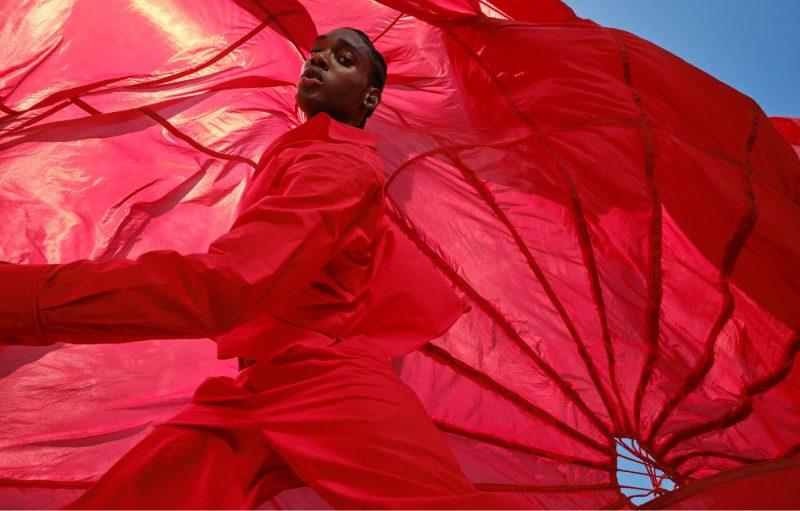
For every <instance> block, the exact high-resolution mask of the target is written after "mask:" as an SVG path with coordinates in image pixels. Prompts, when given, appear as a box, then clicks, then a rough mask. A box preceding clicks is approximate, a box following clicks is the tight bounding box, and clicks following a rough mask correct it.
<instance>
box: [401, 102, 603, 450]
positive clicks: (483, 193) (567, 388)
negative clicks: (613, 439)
mask: <svg viewBox="0 0 800 511" xmlns="http://www.w3.org/2000/svg"><path fill="white" fill-rule="evenodd" d="M390 109H391V110H392V111H393V112H394V114H395V115H396V116H397V117H398V119H400V121H401V122H403V124H405V125H406V126H407V127H409V128H410V125H409V124H408V122H407V121H406V120H405V119H404V117H403V116H402V114H401V113H400V112H398V111H397V110H396V109H393V108H391V107H390ZM429 136H430V137H431V138H432V139H433V140H434V141H435V142H436V143H437V144H438V145H439V146H440V147H441V148H442V150H443V151H444V152H445V153H446V154H447V156H448V158H449V159H450V160H451V161H452V162H453V165H454V166H455V167H456V168H458V169H459V172H461V174H462V177H463V178H464V180H465V182H466V183H467V184H469V185H470V186H472V187H473V189H474V190H475V191H476V192H477V193H478V195H479V196H480V197H481V198H482V199H483V201H484V203H485V204H486V205H487V206H489V208H490V209H491V210H492V213H493V214H494V215H495V216H496V217H497V219H498V220H500V222H501V223H502V224H503V225H504V226H505V227H506V229H508V231H509V234H511V236H512V238H513V239H514V241H515V243H516V246H517V249H518V250H519V251H520V253H521V254H522V256H523V258H525V261H526V263H527V264H528V267H529V268H530V269H531V271H532V272H533V274H534V276H535V277H536V278H537V280H538V281H539V283H540V285H541V286H542V288H543V289H544V291H545V294H547V296H548V298H549V299H550V301H551V303H552V304H553V306H554V307H555V308H556V312H557V313H559V315H560V318H561V320H562V322H564V325H565V327H566V328H567V331H568V333H569V334H570V335H571V336H572V339H573V342H575V343H576V344H577V346H578V351H579V355H581V358H582V361H583V363H584V365H585V366H586V370H587V373H588V374H589V377H590V378H592V380H593V381H595V380H596V378H599V377H597V375H596V374H594V375H593V373H592V371H593V370H594V371H596V368H595V367H594V365H593V364H590V363H587V358H588V355H586V354H585V353H580V351H581V348H582V347H584V346H583V342H582V340H581V339H580V336H578V334H577V330H574V328H575V327H574V324H573V323H572V321H571V319H570V318H569V316H568V315H567V314H566V310H565V309H563V305H561V302H560V301H559V300H558V297H557V296H556V295H555V292H554V291H552V288H550V285H549V282H548V281H547V278H546V277H545V275H544V273H543V272H542V271H541V268H539V266H538V264H537V263H536V261H535V260H534V258H533V255H532V254H531V253H530V251H529V250H528V248H527V246H526V245H525V243H524V241H523V240H522V238H521V237H520V236H519V233H518V232H517V230H516V228H514V226H513V225H512V224H511V222H510V220H509V219H508V217H507V216H506V215H505V214H504V213H503V212H502V210H500V208H499V206H498V205H497V201H496V199H494V196H493V195H492V194H491V192H489V191H488V189H486V188H485V186H484V185H483V183H482V182H481V181H480V180H479V179H478V178H477V176H474V174H473V173H472V172H471V171H470V170H469V169H467V167H466V166H465V165H463V163H461V161H460V159H459V158H458V157H457V156H456V155H454V154H452V152H451V150H450V149H449V148H448V147H447V146H446V145H445V144H444V143H443V142H442V141H441V140H440V139H439V138H438V137H436V136H435V135H429ZM534 136H535V134H534ZM395 174H396V172H395ZM470 176H472V177H470ZM537 270H538V273H537ZM548 290H549V291H550V292H549V293H548ZM562 312H563V314H562ZM570 328H572V330H571V329H570ZM573 334H574V335H573ZM511 339H513V340H514V342H515V343H516V344H517V345H518V347H519V348H520V349H521V350H522V351H523V352H524V353H525V354H527V355H528V356H529V357H530V358H531V360H532V361H533V362H534V363H535V364H536V365H537V366H538V367H539V368H540V369H541V370H542V371H544V373H545V374H547V376H548V377H549V378H550V379H551V380H552V381H553V382H554V383H555V384H556V385H557V386H558V387H559V389H560V390H561V392H562V393H563V394H564V395H565V396H566V397H568V398H569V399H570V400H571V401H572V402H573V403H574V404H575V406H576V407H577V408H578V409H579V410H581V411H582V412H583V413H584V415H586V417H587V419H589V421H590V422H592V423H593V424H594V425H595V427H597V428H598V429H599V430H600V431H601V432H603V433H604V434H605V435H606V437H609V436H610V433H609V431H608V428H607V427H606V425H605V424H603V422H602V421H601V420H600V419H599V417H597V416H596V415H595V414H594V413H593V412H592V411H591V410H590V409H589V407H588V406H587V405H586V403H585V402H584V401H583V400H582V399H581V398H580V395H579V394H578V393H577V392H576V391H575V389H574V388H572V386H571V385H569V384H568V383H567V382H566V381H564V380H563V379H562V378H561V377H560V376H559V375H558V373H557V372H556V371H555V369H553V368H552V367H551V366H550V365H549V364H547V363H546V362H545V361H544V359H542V358H541V357H540V356H539V355H538V354H537V353H536V352H535V351H534V350H533V349H532V348H531V347H530V346H528V344H527V343H525V341H524V340H523V339H522V337H521V336H520V335H519V334H518V333H516V331H515V336H514V337H511ZM584 350H585V347H584ZM583 355H586V357H584V356H583ZM603 392H604V389H603V388H602V387H600V388H598V393H599V394H600V398H601V399H602V400H603V404H604V406H606V409H607V411H608V413H609V417H611V418H612V422H613V421H614V417H615V416H614V414H613V413H612V411H611V409H610V408H609V403H608V401H607V400H606V399H603ZM609 445H610V442H609Z"/></svg>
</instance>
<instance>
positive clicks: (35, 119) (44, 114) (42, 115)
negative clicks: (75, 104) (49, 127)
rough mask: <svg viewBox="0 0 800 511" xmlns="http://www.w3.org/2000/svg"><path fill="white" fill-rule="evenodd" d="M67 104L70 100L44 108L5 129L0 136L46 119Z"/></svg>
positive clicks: (10, 133) (6, 135) (13, 132)
mask: <svg viewBox="0 0 800 511" xmlns="http://www.w3.org/2000/svg"><path fill="white" fill-rule="evenodd" d="M69 104H70V101H64V102H61V103H59V104H57V105H56V106H54V107H53V108H50V109H49V110H45V111H44V112H42V113H40V114H37V115H35V116H33V117H31V118H30V119H28V120H27V121H23V122H21V123H19V124H18V125H16V126H14V127H13V128H11V129H10V130H8V131H6V132H5V133H2V134H0V138H3V137H9V136H11V135H13V134H15V133H17V132H19V131H22V130H24V129H25V128H27V127H29V126H31V125H34V124H36V123H37V122H39V121H41V120H42V119H46V118H47V117H50V116H51V115H53V114H54V113H56V112H58V111H59V110H63V109H64V108H65V107H67V106H69ZM0 122H2V121H0Z"/></svg>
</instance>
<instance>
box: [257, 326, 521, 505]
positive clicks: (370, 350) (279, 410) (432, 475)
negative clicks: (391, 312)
mask: <svg viewBox="0 0 800 511" xmlns="http://www.w3.org/2000/svg"><path fill="white" fill-rule="evenodd" d="M258 366H260V367H258ZM245 376H246V378H245V387H246V388H249V390H251V391H253V392H256V393H257V394H258V395H259V396H262V397H263V399H261V400H260V402H261V403H263V406H264V408H263V409H262V413H263V415H261V417H262V424H263V432H264V435H265V437H266V439H267V441H268V442H269V444H270V445H271V446H272V447H273V448H274V449H275V450H276V451H277V452H278V453H280V455H281V456H282V457H283V458H284V459H285V460H286V462H287V463H288V464H289V466H291V467H292V469H293V470H294V471H295V473H296V474H297V475H298V476H299V477H300V478H301V479H302V480H303V481H304V482H305V483H306V484H307V485H308V486H310V487H312V488H313V489H314V490H316V491H317V492H318V493H319V494H320V495H321V496H322V497H323V498H325V499H326V500H327V501H328V502H330V503H331V505H333V506H334V507H337V508H417V509H419V508H498V507H508V506H509V505H511V506H513V503H511V504H510V503H509V502H505V501H500V500H499V499H496V498H494V497H493V496H492V495H489V494H482V493H479V492H477V491H476V490H475V487H474V486H473V484H472V483H471V482H470V481H469V479H468V478H467V477H466V476H465V474H464V473H463V472H462V470H461V468H460V467H459V465H458V462H457V461H456V459H455V457H454V456H453V454H452V452H451V450H450V447H449V446H448V445H447V442H446V440H445V438H444V436H443V435H442V434H441V432H439V431H438V430H437V429H436V428H435V426H434V425H433V423H432V422H431V420H430V418H429V417H428V415H427V413H426V412H425V410H424V408H423V407H422V404H421V403H420V401H419V400H418V398H417V397H416V395H415V394H414V393H413V391H412V390H411V389H410V388H408V387H407V386H406V385H405V384H403V383H402V381H401V380H400V379H399V378H398V377H397V375H396V374H395V372H394V371H393V370H392V368H391V366H390V365H389V363H388V361H387V359H386V357H385V356H383V355H382V354H381V353H380V351H379V350H378V349H377V348H376V347H375V346H374V345H372V343H371V342H370V341H369V340H368V339H366V338H363V337H362V338H356V339H350V340H345V341H342V342H340V343H338V344H336V345H334V346H332V347H327V348H323V347H320V348H315V347H303V346H300V347H296V348H295V349H294V350H292V351H290V352H289V353H286V354H284V355H281V356H279V357H278V358H276V359H275V360H274V361H272V362H269V363H257V364H256V365H255V366H253V367H252V368H250V369H249V370H248V372H247V374H246V375H245Z"/></svg>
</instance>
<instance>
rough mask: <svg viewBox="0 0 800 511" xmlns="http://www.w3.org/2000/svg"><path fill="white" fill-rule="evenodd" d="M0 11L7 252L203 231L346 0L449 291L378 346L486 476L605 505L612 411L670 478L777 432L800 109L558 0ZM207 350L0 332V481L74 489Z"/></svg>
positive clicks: (178, 399) (175, 405)
mask: <svg viewBox="0 0 800 511" xmlns="http://www.w3.org/2000/svg"><path fill="white" fill-rule="evenodd" d="M3 12H4V19H3V21H2V22H1V24H0V39H1V40H2V42H3V44H2V45H0V55H2V57H3V58H2V59H0V62H2V73H0V110H2V118H0V129H2V132H1V133H0V135H2V138H0V155H1V156H0V158H2V163H0V164H1V165H2V173H0V200H1V202H0V220H1V221H2V222H1V223H0V229H2V231H0V232H2V235H1V236H0V260H3V261H7V262H10V263H26V264H47V263H64V262H70V261H74V260H78V259H85V258H91V259H94V260H96V261H100V262H108V263H109V264H111V263H112V262H113V261H112V260H116V259H124V258H131V259H134V258H136V257H138V256H140V255H142V254H145V253H148V252H151V251H154V250H173V251H175V252H177V253H181V254H191V253H197V252H204V251H205V250H206V249H207V248H208V246H209V244H210V243H211V242H212V241H213V240H215V239H216V238H218V237H219V236H220V235H222V234H224V233H225V232H227V231H228V230H229V228H230V227H231V224H232V223H233V220H234V218H235V215H236V212H237V209H236V208H237V205H238V203H239V201H240V199H241V196H242V191H243V189H244V185H245V183H246V182H247V180H248V179H249V178H250V177H251V175H252V174H253V172H254V169H255V168H256V167H257V166H258V164H259V161H260V159H261V157H262V155H263V154H264V152H265V150H266V149H267V147H268V146H269V145H270V144H271V143H272V142H273V141H274V140H275V139H276V138H277V137H278V136H280V135H281V134H283V133H285V132H286V131H288V130H289V129H290V128H292V127H294V126H296V125H298V124H299V123H300V120H299V119H298V116H297V113H296V111H295V108H294V102H293V99H292V98H293V94H294V90H293V86H294V83H295V81H296V78H297V75H298V73H299V69H300V66H301V64H302V61H303V58H304V57H305V56H306V55H307V48H308V44H309V42H310V40H311V38H312V37H313V36H314V35H316V33H317V32H320V33H321V32H325V31H327V30H330V29H332V28H335V27H338V26H355V27H358V28H361V29H362V30H364V31H365V32H366V33H367V34H368V35H369V36H370V37H371V38H372V39H373V41H375V44H376V46H377V47H378V49H379V50H380V51H381V52H383V54H384V55H385V57H386V59H387V61H388V63H389V79H388V83H387V87H386V90H385V92H384V104H383V105H382V106H381V107H380V108H379V109H378V111H377V112H376V114H375V115H373V116H372V117H371V118H370V120H369V121H368V123H367V130H369V131H370V132H372V133H375V134H376V135H378V137H379V139H380V142H379V146H378V151H379V154H380V156H381V159H382V163H383V167H384V171H385V176H384V179H385V197H386V204H387V208H388V211H389V218H390V220H391V221H392V222H393V225H394V228H395V229H397V231H398V232H400V233H402V234H403V236H405V237H406V238H407V239H409V240H411V244H410V245H409V250H411V249H413V250H415V251H417V252H418V253H419V254H420V255H421V256H423V257H424V258H426V259H427V261H428V262H429V264H431V265H433V266H435V267H436V268H437V269H438V270H439V272H440V273H441V275H443V276H444V277H445V278H447V279H448V281H449V282H450V284H451V285H452V286H453V288H454V289H455V290H456V291H457V292H458V294H459V296H460V297H461V298H462V299H463V300H464V301H465V302H467V303H468V304H469V305H471V306H472V309H471V311H470V312H469V313H467V314H465V315H463V316H462V317H461V318H460V319H459V320H458V321H457V322H456V323H455V325H454V326H453V327H452V328H451V329H450V330H449V331H448V332H447V333H446V334H444V335H443V336H441V337H440V338H438V339H436V340H435V341H433V342H432V343H430V344H428V345H426V346H425V347H423V348H422V349H421V350H420V351H418V352H415V353H413V354H411V355H408V356H406V357H404V358H402V359H397V361H396V364H395V367H396V369H397V370H398V372H399V374H400V376H401V378H402V379H403V380H404V381H405V382H406V383H407V384H408V385H410V386H411V387H412V388H413V389H414V391H415V392H416V394H417V395H418V396H419V397H420V399H421V400H422V402H423V404H424V405H425V407H426V409H427V412H428V414H429V415H430V416H431V418H432V419H433V420H434V423H435V424H436V426H437V427H438V428H439V429H440V430H441V431H443V432H444V433H445V435H446V437H447V439H448V442H449V444H450V447H451V448H452V449H453V451H454V453H455V454H456V457H457V458H458V460H459V462H460V463H461V466H462V468H463V469H464V471H465V472H466V473H467V475H468V476H469V477H470V479H471V480H472V481H473V482H474V483H475V485H476V487H478V489H482V490H485V491H492V492H498V493H505V494H508V495H509V496H511V497H513V498H515V499H522V500H523V501H524V502H526V503H527V505H529V506H530V507H568V508H599V507H606V506H620V507H626V506H629V505H630V504H629V502H628V500H627V499H626V497H624V495H623V494H622V493H621V489H620V487H619V484H618V482H617V474H616V452H615V447H614V445H615V443H614V438H636V439H637V440H638V442H639V444H640V445H641V446H642V447H643V448H644V449H646V450H647V452H649V453H650V454H651V455H652V456H653V457H654V459H655V463H656V465H658V466H659V467H660V468H662V469H663V470H664V471H665V472H666V473H667V474H668V475H669V476H670V478H672V479H673V480H674V481H676V482H677V483H679V484H680V485H683V486H685V487H686V488H690V487H692V485H693V484H699V483H693V481H700V482H702V480H704V479H706V478H709V477H717V476H715V474H720V473H725V472H727V471H729V470H734V469H737V468H738V467H741V466H743V465H749V464H754V463H757V462H762V461H768V460H780V459H789V458H793V457H796V456H797V455H798V453H800V419H798V413H799V412H800V398H798V396H800V370H798V368H797V365H795V364H794V360H795V358H796V355H797V352H798V350H800V340H798V328H800V324H798V318H800V264H798V262H800V245H798V244H797V243H796V242H795V238H796V234H797V233H798V232H800V206H799V205H798V200H800V160H798V156H797V153H796V152H795V150H793V148H792V146H791V145H790V144H788V143H787V142H786V140H785V139H784V138H783V137H782V136H781V133H783V134H784V135H785V136H786V137H787V138H789V139H790V140H793V143H794V144H797V143H798V139H797V129H796V127H797V124H796V121H793V120H776V121H775V125H773V124H772V123H771V122H770V120H769V119H767V118H766V117H765V116H764V114H763V112H762V111H761V110H760V108H759V107H758V106H757V105H755V104H754V103H753V101H752V100H750V99H749V98H747V97H745V96H743V95H742V94H740V93H738V92H736V91H735V90H733V89H731V88H730V87H727V86H726V85H724V84H722V83H720V82H718V81H716V80H714V79H713V78H711V77H709V76H708V75H706V74H704V73H703V72H701V71H699V70H697V69H696V68H693V67H692V66H690V65H688V64H687V63H685V62H683V61H681V60H680V59H678V58H676V57H675V56H673V55H671V54H669V53H667V52H665V51H664V50H662V49H660V48H658V47H656V46H654V45H652V44H650V43H648V42H646V41H643V40H642V39H640V38H637V37H635V36H633V35H631V34H628V33H625V32H622V31H618V30H613V29H607V28H604V27H600V26H598V25H596V24H594V23H592V22H589V21H586V20H581V19H579V18H576V17H575V16H574V14H573V13H572V11H571V10H570V9H569V8H568V7H566V6H565V5H563V4H562V3H560V2H557V1H554V0H546V1H540V2H528V1H522V0H495V1H493V2H488V1H484V0H430V1H410V0H408V1H407V0H385V1H382V2H377V1H371V0H352V1H348V2H347V3H346V4H345V3H337V5H335V6H332V5H331V2H328V1H323V0H303V1H294V0H269V1H267V0H214V1H207V2H202V3H197V2H190V1H188V0H173V1H166V0H128V1H124V2H91V1H88V0H70V1H67V2H60V1H59V2H56V1H42V2H35V3H31V2H26V1H22V0H6V1H5V2H4V3H3ZM792 137H794V138H792ZM795 147H797V145H795ZM9 296H12V295H9ZM18 298H19V299H20V300H22V299H23V298H25V297H24V296H22V295H20V296H19V297H18ZM215 355H216V353H215V345H214V344H213V343H212V342H210V341H202V340H191V341H177V340H152V341H141V342H134V343H129V344H124V345H104V344H97V345H91V346H88V345H69V344H57V345H53V346H44V347H20V346H5V347H3V348H0V377H2V385H0V402H2V403H3V405H2V406H3V413H2V425H3V427H2V428H0V481H2V483H3V484H2V485H1V486H0V503H2V504H0V505H2V506H7V507H12V508H15V507H29V508H35V507H40V508H41V507H52V506H59V505H63V504H65V503H66V502H68V501H70V500H72V499H74V498H75V497H76V496H77V495H78V494H79V493H80V492H81V491H82V489H83V488H85V487H87V486H88V485H89V484H90V483H91V482H92V481H94V480H96V479H97V478H98V477H100V475H101V474H102V473H103V472H104V471H105V470H107V469H108V468H109V467H110V466H111V465H112V464H113V463H114V462H115V461H116V460H117V459H119V458H120V457H121V456H122V455H123V454H124V453H125V452H126V451H127V450H129V449H130V448H131V447H132V446H133V445H134V444H136V442H138V441H139V440H140V439H141V438H143V437H144V436H145V435H146V434H147V433H148V432H149V431H151V430H152V428H153V427H154V426H155V425H157V424H159V423H162V422H165V421H167V420H168V419H169V418H170V417H172V416H174V415H175V414H176V413H177V412H178V411H180V410H181V409H182V408H183V407H184V406H185V405H186V404H187V403H188V401H189V398H190V396H191V395H192V392H193V391H194V389H195V388H196V387H197V386H198V385H199V383H200V382H201V381H202V380H203V379H204V378H205V377H207V376H220V375H221V376H226V375H227V376H232V375H235V373H236V368H235V367H234V364H232V363H231V361H228V360H216V359H215ZM764 477H768V476H766V475H765V476H764ZM645 491H646V489H645ZM745 496H746V495H745ZM795 497H796V495H795ZM743 498H744V497H743ZM698 502H699V501H698ZM795 502H796V501H795ZM259 505H260V506H261V507H264V508H276V507H304V506H305V507H308V506H312V507H313V506H318V505H324V502H321V501H320V500H319V497H318V496H316V495H315V494H314V492H313V491H311V490H309V489H307V488H300V489H295V490H291V491H287V492H283V493H280V494H278V495H276V496H274V497H272V498H270V499H269V500H266V501H265V502H261V503H260V504H259ZM795 507H796V505H795Z"/></svg>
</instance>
